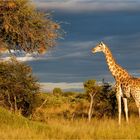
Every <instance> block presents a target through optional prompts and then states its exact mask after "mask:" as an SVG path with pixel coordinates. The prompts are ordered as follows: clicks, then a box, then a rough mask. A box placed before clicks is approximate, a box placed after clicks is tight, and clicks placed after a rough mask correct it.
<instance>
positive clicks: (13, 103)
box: [0, 59, 39, 115]
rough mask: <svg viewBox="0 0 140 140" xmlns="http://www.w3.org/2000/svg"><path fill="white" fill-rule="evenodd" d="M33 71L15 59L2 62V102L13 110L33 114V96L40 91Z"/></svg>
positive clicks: (0, 66)
mask: <svg viewBox="0 0 140 140" xmlns="http://www.w3.org/2000/svg"><path fill="white" fill-rule="evenodd" d="M36 82H37V80H36V78H35V77H34V76H33V75H32V69H31V68H30V67H29V66H27V65H25V64H23V63H20V62H18V61H16V60H14V59H12V60H11V61H6V62H0V100H1V102H2V104H3V106H5V107H8V108H10V109H11V110H14V111H18V110H20V111H21V113H22V114H24V115H27V114H29V113H30V112H31V109H32V102H33V96H34V94H35V93H37V92H38V91H39V85H38V84H37V83H36Z"/></svg>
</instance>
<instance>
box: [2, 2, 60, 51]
mask: <svg viewBox="0 0 140 140" xmlns="http://www.w3.org/2000/svg"><path fill="white" fill-rule="evenodd" d="M60 36H61V31H60V25H59V24H58V23H56V22H54V21H53V20H52V18H51V15H50V14H49V13H47V14H44V13H42V12H40V11H38V10H37V9H36V8H35V7H34V6H33V4H31V3H30V0H0V48H1V47H5V48H7V49H8V50H9V51H10V50H11V49H12V50H20V51H24V52H26V53H32V52H39V53H43V52H45V51H46V50H48V48H50V47H53V46H54V45H55V41H56V39H58V38H59V37H60Z"/></svg>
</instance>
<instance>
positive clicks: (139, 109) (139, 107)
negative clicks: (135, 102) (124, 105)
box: [138, 107, 140, 118]
mask: <svg viewBox="0 0 140 140" xmlns="http://www.w3.org/2000/svg"><path fill="white" fill-rule="evenodd" d="M138 109H139V118H140V107H139V108H138Z"/></svg>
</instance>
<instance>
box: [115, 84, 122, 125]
mask: <svg viewBox="0 0 140 140" xmlns="http://www.w3.org/2000/svg"><path fill="white" fill-rule="evenodd" d="M121 94H122V90H121V87H120V86H119V85H117V84H116V98H117V102H118V122H119V125H120V124H121V111H122V107H121Z"/></svg>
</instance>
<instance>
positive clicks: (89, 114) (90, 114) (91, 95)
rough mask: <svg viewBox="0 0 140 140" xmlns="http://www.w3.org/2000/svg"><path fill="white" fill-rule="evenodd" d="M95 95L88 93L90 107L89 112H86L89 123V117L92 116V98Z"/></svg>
mask: <svg viewBox="0 0 140 140" xmlns="http://www.w3.org/2000/svg"><path fill="white" fill-rule="evenodd" d="M95 94H96V93H94V94H93V93H89V95H90V107H89V111H88V120H89V122H90V121H91V117H92V114H93V111H92V109H93V98H94V96H95Z"/></svg>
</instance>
